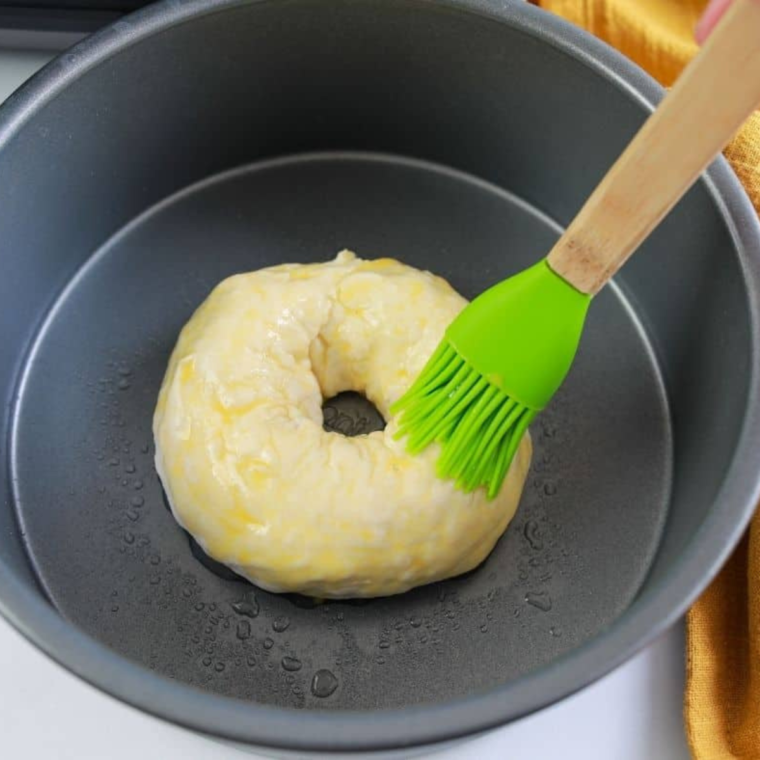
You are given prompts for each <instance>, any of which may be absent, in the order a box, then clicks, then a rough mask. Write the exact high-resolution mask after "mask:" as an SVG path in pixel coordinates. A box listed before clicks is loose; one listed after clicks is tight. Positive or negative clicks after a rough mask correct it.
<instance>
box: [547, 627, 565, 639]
mask: <svg viewBox="0 0 760 760" xmlns="http://www.w3.org/2000/svg"><path fill="white" fill-rule="evenodd" d="M549 633H550V634H551V635H552V636H553V637H554V638H555V639H558V638H559V637H560V636H561V635H562V629H561V628H560V627H559V626H558V625H553V626H552V627H551V628H550V629H549Z"/></svg>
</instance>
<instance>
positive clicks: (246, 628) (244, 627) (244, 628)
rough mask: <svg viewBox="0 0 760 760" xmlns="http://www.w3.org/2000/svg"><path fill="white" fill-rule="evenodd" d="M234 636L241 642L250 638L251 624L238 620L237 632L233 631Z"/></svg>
mask: <svg viewBox="0 0 760 760" xmlns="http://www.w3.org/2000/svg"><path fill="white" fill-rule="evenodd" d="M235 635H236V636H237V637H238V638H239V639H240V640H241V641H245V640H246V639H250V638H251V624H250V623H249V622H248V621H247V620H239V621H238V624H237V630H236V631H235Z"/></svg>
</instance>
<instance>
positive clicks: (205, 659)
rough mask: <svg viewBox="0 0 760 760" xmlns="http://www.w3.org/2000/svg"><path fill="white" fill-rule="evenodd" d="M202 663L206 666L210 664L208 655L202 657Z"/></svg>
mask: <svg viewBox="0 0 760 760" xmlns="http://www.w3.org/2000/svg"><path fill="white" fill-rule="evenodd" d="M203 664H204V665H205V666H206V667H208V666H209V665H211V658H210V657H204V658H203Z"/></svg>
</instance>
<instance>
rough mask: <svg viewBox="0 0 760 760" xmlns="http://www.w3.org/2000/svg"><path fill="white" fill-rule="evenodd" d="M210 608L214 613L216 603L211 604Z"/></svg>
mask: <svg viewBox="0 0 760 760" xmlns="http://www.w3.org/2000/svg"><path fill="white" fill-rule="evenodd" d="M208 608H209V609H210V610H211V612H214V611H215V610H216V602H211V604H209V606H208Z"/></svg>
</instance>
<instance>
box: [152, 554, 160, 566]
mask: <svg viewBox="0 0 760 760" xmlns="http://www.w3.org/2000/svg"><path fill="white" fill-rule="evenodd" d="M150 564H151V565H160V564H161V557H159V556H158V554H151V557H150Z"/></svg>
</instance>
